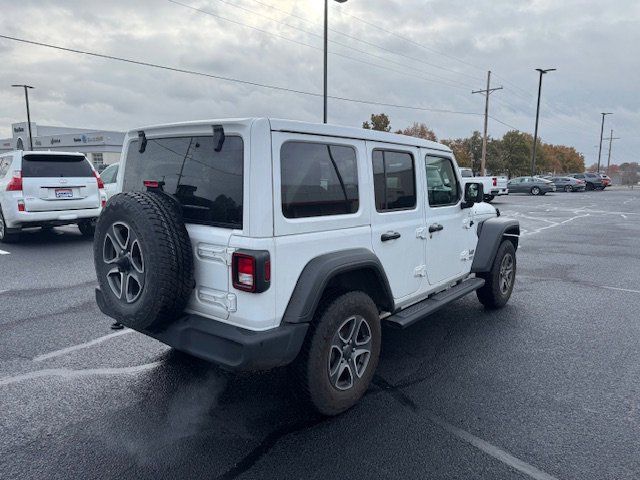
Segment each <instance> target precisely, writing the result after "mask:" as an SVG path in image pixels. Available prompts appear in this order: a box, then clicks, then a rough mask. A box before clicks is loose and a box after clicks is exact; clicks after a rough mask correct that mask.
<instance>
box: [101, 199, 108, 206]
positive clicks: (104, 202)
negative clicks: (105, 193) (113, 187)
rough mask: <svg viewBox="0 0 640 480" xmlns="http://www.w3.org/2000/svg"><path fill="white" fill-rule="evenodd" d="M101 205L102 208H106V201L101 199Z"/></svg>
mask: <svg viewBox="0 0 640 480" xmlns="http://www.w3.org/2000/svg"><path fill="white" fill-rule="evenodd" d="M101 203H102V208H104V207H106V206H107V199H106V198H103V199H102V202H101Z"/></svg>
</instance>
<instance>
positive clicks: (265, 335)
mask: <svg viewBox="0 0 640 480" xmlns="http://www.w3.org/2000/svg"><path fill="white" fill-rule="evenodd" d="M96 301H97V303H98V307H100V310H102V312H103V313H104V314H105V315H109V313H108V312H106V311H105V310H104V302H103V300H102V292H101V291H100V289H96ZM308 328H309V324H307V323H299V324H293V323H283V324H282V325H281V326H279V327H276V328H273V329H270V330H265V331H260V332H256V331H253V330H247V329H244V328H240V327H236V326H233V325H229V324H226V323H222V322H218V321H216V320H212V319H210V318H206V317H202V316H200V315H185V316H184V317H182V318H180V319H178V320H176V321H175V322H173V323H171V324H170V325H169V326H168V327H167V328H166V329H164V330H162V331H160V332H149V331H142V332H140V333H143V334H145V335H148V336H150V337H153V338H155V339H156V340H159V341H161V342H162V343H165V344H167V345H169V346H171V347H174V348H176V349H177V350H180V351H182V352H186V353H189V354H191V355H193V356H195V357H198V358H202V359H203V360H208V361H210V362H213V363H216V364H218V365H220V366H222V367H224V368H227V369H230V370H254V371H255V370H267V369H270V368H274V367H280V366H283V365H287V364H289V363H291V362H292V361H293V360H294V359H295V358H296V357H297V355H298V353H299V352H300V349H301V348H302V343H303V342H304V339H305V336H306V334H307V329H308Z"/></svg>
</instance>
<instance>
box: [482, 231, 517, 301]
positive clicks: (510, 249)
mask: <svg viewBox="0 0 640 480" xmlns="http://www.w3.org/2000/svg"><path fill="white" fill-rule="evenodd" d="M478 276H479V277H480V278H484V280H485V284H484V286H483V287H482V288H480V289H479V290H476V294H477V296H478V300H480V303H482V304H483V305H484V306H485V307H487V308H492V309H493V308H501V307H504V306H505V305H506V304H507V302H508V301H509V298H511V292H513V286H514V284H515V281H516V249H515V247H514V246H513V243H511V242H510V241H509V240H504V241H503V242H502V244H500V247H499V248H498V252H497V253H496V258H495V259H494V260H493V265H492V267H491V270H490V271H489V272H487V273H481V274H478Z"/></svg>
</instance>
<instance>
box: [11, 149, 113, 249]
mask: <svg viewBox="0 0 640 480" xmlns="http://www.w3.org/2000/svg"><path fill="white" fill-rule="evenodd" d="M106 200H107V197H106V194H105V192H104V185H103V183H102V180H101V178H100V176H99V175H98V173H97V172H96V171H95V170H94V169H93V166H92V165H91V163H90V162H89V161H88V160H87V159H86V157H85V156H84V155H82V154H81V153H67V152H45V151H33V152H29V151H21V150H17V151H14V152H10V153H6V154H3V155H0V241H5V242H7V241H11V240H14V239H15V238H16V234H17V233H18V232H19V231H20V229H22V228H23V227H53V226H58V225H68V224H71V223H77V224H78V227H79V229H80V231H81V232H82V234H83V235H87V236H90V235H93V231H94V229H95V219H96V218H97V217H98V216H99V215H100V212H101V211H102V207H103V206H104V205H105V204H106Z"/></svg>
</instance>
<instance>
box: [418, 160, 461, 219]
mask: <svg viewBox="0 0 640 480" xmlns="http://www.w3.org/2000/svg"><path fill="white" fill-rule="evenodd" d="M426 167H427V192H428V196H429V205H431V206H432V207H442V206H445V205H455V204H456V203H458V200H460V191H461V189H460V185H459V184H458V179H457V177H456V175H455V173H454V172H455V170H454V167H453V162H452V161H451V159H449V158H444V157H432V156H429V155H427V157H426Z"/></svg>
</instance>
